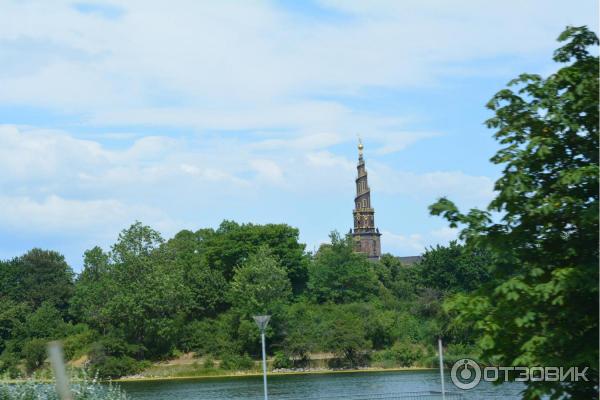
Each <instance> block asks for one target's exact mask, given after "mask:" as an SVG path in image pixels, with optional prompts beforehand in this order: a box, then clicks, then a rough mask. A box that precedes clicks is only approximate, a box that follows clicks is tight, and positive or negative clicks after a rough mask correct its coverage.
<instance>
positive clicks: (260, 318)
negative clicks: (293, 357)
mask: <svg viewBox="0 0 600 400" xmlns="http://www.w3.org/2000/svg"><path fill="white" fill-rule="evenodd" d="M253 318H254V321H255V322H256V325H258V329H260V338H261V340H262V364H263V383H264V387H265V400H269V394H268V393H267V355H266V352H265V329H267V325H268V324H269V320H270V319H271V316H270V315H256V316H254V317H253Z"/></svg>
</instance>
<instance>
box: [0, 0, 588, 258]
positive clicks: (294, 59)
mask: <svg viewBox="0 0 600 400" xmlns="http://www.w3.org/2000/svg"><path fill="white" fill-rule="evenodd" d="M597 15H598V9H597V2H596V1H593V0H572V1H568V2H567V1H559V0H556V1H554V0H543V1H522V0H519V1H513V0H502V1H500V0H495V1H481V0H472V1H442V0H430V1H423V0H402V1H399V0H398V1H377V0H376V1H368V2H367V1H363V0H347V1H341V0H340V1H337V0H313V1H291V0H290V1H195V0H189V1H168V2H164V1H163V2H159V1H147V0H139V1H136V0H131V1H122V2H118V1H110V2H100V1H98V2H77V1H58V0H57V1H47V0H40V1H35V0H22V1H16V0H15V1H11V0H0V258H9V257H13V256H16V255H19V254H21V253H23V252H25V251H26V250H28V249H30V248H32V247H42V248H49V249H55V250H58V251H60V252H62V253H63V254H65V256H66V257H67V260H68V261H69V263H70V264H71V265H72V266H73V267H74V269H75V270H79V269H80V268H81V264H82V261H81V260H82V253H83V251H84V250H85V249H87V248H90V247H92V246H94V245H101V246H103V247H105V248H108V246H110V244H111V243H113V242H114V240H115V239H116V237H117V235H118V233H119V231H120V230H121V229H123V228H125V227H127V226H128V225H130V224H131V223H132V222H134V221H135V220H140V221H142V222H144V223H145V224H148V225H150V226H152V227H154V228H155V229H157V230H159V231H160V232H161V233H162V234H163V236H164V237H170V236H172V235H173V234H174V233H176V232H177V231H178V230H180V229H184V228H187V229H198V228H200V227H216V226H218V224H219V223H220V221H222V220H223V219H231V220H236V221H239V222H254V223H268V222H285V223H288V224H290V225H292V226H296V227H298V228H299V229H300V232H301V239H302V240H303V241H304V242H305V243H307V247H308V249H309V250H312V249H314V248H315V247H316V246H318V244H319V243H321V242H324V241H326V240H327V236H328V233H329V232H330V231H331V230H334V229H336V230H338V231H340V232H347V231H348V229H349V228H350V227H351V225H352V207H353V195H354V175H355V172H356V170H355V165H356V159H357V151H356V138H357V134H360V135H361V136H362V138H363V141H364V143H365V147H366V148H365V157H366V161H367V169H368V172H369V179H370V185H371V191H372V200H373V204H374V206H375V209H376V224H377V225H378V226H379V228H380V230H381V231H382V232H383V237H382V247H383V250H384V251H386V252H390V253H393V254H397V255H414V254H418V253H419V252H421V251H422V250H423V249H424V248H425V247H427V246H430V245H433V244H436V243H446V242H447V241H448V240H450V239H452V238H453V237H454V236H455V232H453V231H452V230H450V229H448V228H447V227H446V224H445V223H444V222H443V220H441V219H439V218H437V217H431V216H429V215H428V212H427V206H428V205H429V204H431V203H433V202H434V201H435V200H436V199H437V198H439V197H441V196H448V197H449V198H451V199H453V200H455V201H456V202H457V203H458V204H459V205H460V206H461V207H463V208H468V207H475V206H478V207H482V206H485V205H487V203H488V202H489V200H490V199H491V197H492V196H493V182H494V181H495V179H496V178H497V177H498V173H499V169H498V167H496V166H493V165H491V164H490V163H489V161H488V160H489V158H490V157H491V156H492V155H493V154H494V152H495V150H496V149H497V148H498V147H497V145H496V143H495V142H494V141H493V140H492V138H491V135H492V132H491V131H489V130H488V129H486V128H485V127H484V125H483V122H484V121H485V119H486V118H488V117H489V116H490V113H489V112H488V111H487V110H486V109H485V107H484V104H485V103H486V101H487V100H488V99H489V98H490V97H491V96H492V95H493V94H494V93H495V92H496V91H498V90H500V89H501V88H502V87H504V85H505V84H506V82H507V81H509V80H510V79H511V78H513V77H515V76H516V75H517V74H519V73H521V72H536V73H541V74H548V73H551V72H553V71H554V70H555V69H556V68H557V66H556V65H555V64H554V63H553V62H552V61H551V55H552V51H553V50H554V49H555V48H556V46H557V44H556V42H555V39H556V37H557V36H558V34H559V33H560V32H561V30H562V29H563V28H564V27H565V26H566V25H589V26H591V27H592V28H593V29H594V30H596V31H597Z"/></svg>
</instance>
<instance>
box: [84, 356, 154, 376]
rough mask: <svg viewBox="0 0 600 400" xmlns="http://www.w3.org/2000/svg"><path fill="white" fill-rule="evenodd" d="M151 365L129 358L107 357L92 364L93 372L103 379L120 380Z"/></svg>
mask: <svg viewBox="0 0 600 400" xmlns="http://www.w3.org/2000/svg"><path fill="white" fill-rule="evenodd" d="M149 365H150V363H149V362H147V361H137V360H135V359H133V358H131V357H129V356H120V357H115V356H106V357H103V358H102V360H100V361H99V362H96V363H94V364H92V367H91V368H92V371H93V372H94V373H97V374H98V376H99V377H101V378H119V377H121V376H125V375H133V374H135V373H137V372H140V371H141V370H142V369H144V368H146V367H148V366H149Z"/></svg>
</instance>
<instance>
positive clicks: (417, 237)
mask: <svg viewBox="0 0 600 400" xmlns="http://www.w3.org/2000/svg"><path fill="white" fill-rule="evenodd" d="M381 242H382V243H381V246H382V248H383V249H384V251H385V252H388V253H395V254H401V255H405V256H408V255H418V254H421V253H423V251H424V250H425V244H424V238H423V235H421V234H419V233H413V234H408V235H399V234H395V233H392V232H389V231H383V232H382V235H381Z"/></svg>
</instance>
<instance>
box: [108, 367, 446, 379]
mask: <svg viewBox="0 0 600 400" xmlns="http://www.w3.org/2000/svg"><path fill="white" fill-rule="evenodd" d="M411 371H437V369H436V368H417V367H409V368H362V369H343V370H318V371H289V372H269V373H268V376H285V375H329V374H357V373H377V372H411ZM260 376H262V373H261V372H236V373H232V374H223V375H197V376H194V375H192V376H158V377H139V378H138V377H124V378H118V379H113V380H112V382H145V381H174V380H193V379H199V380H200V379H202V380H203V379H220V378H246V377H260Z"/></svg>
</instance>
